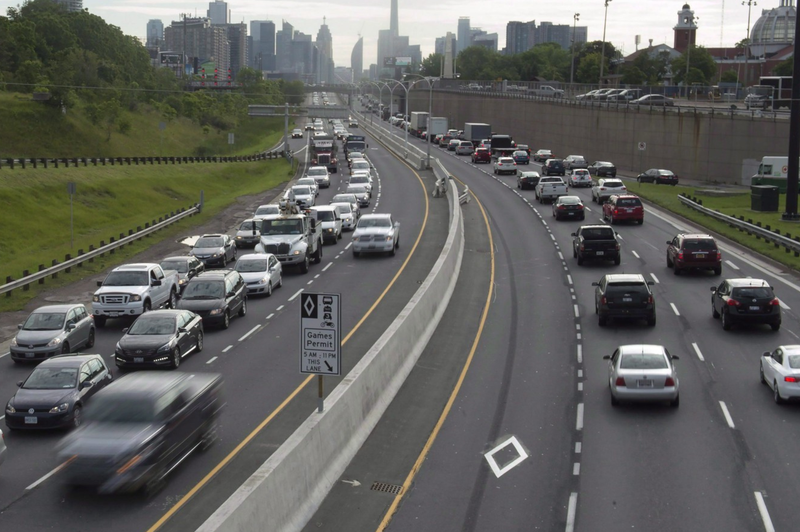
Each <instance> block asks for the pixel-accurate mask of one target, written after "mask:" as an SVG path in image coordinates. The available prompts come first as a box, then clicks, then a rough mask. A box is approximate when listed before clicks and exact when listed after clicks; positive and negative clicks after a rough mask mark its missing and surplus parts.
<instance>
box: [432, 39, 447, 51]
mask: <svg viewBox="0 0 800 532" xmlns="http://www.w3.org/2000/svg"><path fill="white" fill-rule="evenodd" d="M446 39H447V37H436V44H434V46H433V53H435V54H441V55H444V45H445V42H447V41H446Z"/></svg>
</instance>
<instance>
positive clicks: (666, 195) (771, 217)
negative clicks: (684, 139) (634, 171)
mask: <svg viewBox="0 0 800 532" xmlns="http://www.w3.org/2000/svg"><path fill="white" fill-rule="evenodd" d="M627 186H628V190H629V191H631V192H633V193H634V194H637V195H639V196H641V197H642V198H644V199H646V200H648V201H651V202H653V203H655V204H656V205H659V206H661V207H664V208H666V209H668V210H670V211H672V212H675V213H677V214H680V215H681V216H683V217H685V218H688V219H689V220H692V221H693V222H696V223H698V224H700V225H702V226H704V227H707V228H708V229H710V230H712V231H715V232H717V233H719V234H721V235H724V236H725V237H727V238H729V239H731V240H733V241H734V242H738V243H739V244H742V245H743V246H746V247H748V248H750V249H752V250H754V251H757V252H758V253H761V254H763V255H766V256H767V257H770V258H772V259H774V260H776V261H778V262H780V263H782V264H785V265H786V266H788V267H790V268H793V269H796V270H800V258H796V257H795V256H794V253H786V250H785V248H783V247H780V248H776V247H775V246H774V245H773V244H768V243H766V242H764V241H763V240H756V237H755V236H750V235H748V234H747V233H744V232H741V231H739V230H738V229H736V228H733V227H730V226H728V225H727V224H724V223H722V222H719V221H717V220H715V219H713V218H711V217H709V216H705V215H704V214H702V213H700V212H698V211H695V210H694V209H691V208H689V207H685V206H684V205H683V204H682V203H681V202H680V200H678V194H681V193H686V194H689V195H690V196H696V197H697V198H698V199H702V200H703V206H704V207H707V208H709V209H713V210H716V211H719V212H721V213H723V214H729V215H731V216H744V218H745V220H748V219H752V220H753V223H756V222H761V226H762V227H766V226H767V225H769V226H770V227H771V228H772V229H773V230H774V229H779V230H780V232H781V234H782V235H785V234H786V233H790V234H792V235H793V236H797V235H800V224H798V223H789V222H784V221H782V220H781V213H780V212H758V211H753V210H751V209H750V194H749V192H748V193H744V194H737V195H730V196H726V197H714V196H703V195H701V194H699V193H698V192H699V191H700V190H702V188H698V187H685V186H680V185H679V186H674V187H670V186H664V185H655V184H651V183H641V184H640V183H635V182H633V183H631V182H628V183H627ZM785 199H786V195H785V194H784V195H781V201H780V207H779V209H780V210H782V209H783V206H784V205H785ZM655 244H656V245H657V246H658V245H659V243H658V242H656V243H655Z"/></svg>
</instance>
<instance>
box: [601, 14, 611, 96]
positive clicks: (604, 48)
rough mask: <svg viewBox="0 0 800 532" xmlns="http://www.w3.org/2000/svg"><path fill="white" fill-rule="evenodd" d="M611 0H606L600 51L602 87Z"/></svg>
mask: <svg viewBox="0 0 800 532" xmlns="http://www.w3.org/2000/svg"><path fill="white" fill-rule="evenodd" d="M610 1H611V0H604V3H605V6H606V12H605V14H604V15H603V48H602V52H601V53H600V87H602V86H603V67H604V66H605V63H606V20H607V19H608V3H609V2H610Z"/></svg>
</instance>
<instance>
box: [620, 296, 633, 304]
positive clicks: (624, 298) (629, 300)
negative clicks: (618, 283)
mask: <svg viewBox="0 0 800 532" xmlns="http://www.w3.org/2000/svg"><path fill="white" fill-rule="evenodd" d="M632 301H633V298H632V297H623V298H622V302H623V303H630V302H632Z"/></svg>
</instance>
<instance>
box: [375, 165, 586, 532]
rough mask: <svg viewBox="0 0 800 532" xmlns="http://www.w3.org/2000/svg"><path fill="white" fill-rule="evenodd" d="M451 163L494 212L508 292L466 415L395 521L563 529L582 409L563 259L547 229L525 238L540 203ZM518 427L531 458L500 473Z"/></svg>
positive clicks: (465, 393)
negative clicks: (529, 203)
mask: <svg viewBox="0 0 800 532" xmlns="http://www.w3.org/2000/svg"><path fill="white" fill-rule="evenodd" d="M449 170H450V171H451V173H452V174H453V175H455V176H456V177H458V178H460V179H462V180H463V181H464V182H465V183H466V184H468V185H469V187H470V190H471V191H473V192H475V193H476V194H477V196H478V198H480V199H481V201H483V202H484V205H485V207H486V210H487V213H488V215H489V217H490V224H491V227H492V231H493V235H494V238H495V244H496V247H497V250H496V253H497V255H496V277H495V284H496V288H495V293H494V294H493V300H494V301H496V302H497V303H496V304H493V306H492V308H491V311H490V314H489V317H488V319H487V321H486V326H485V330H484V333H483V335H482V337H481V342H480V345H479V346H478V350H477V352H476V355H475V359H474V361H473V367H472V368H471V370H470V372H469V374H468V375H467V378H466V379H465V381H464V385H463V388H462V390H461V392H460V393H459V395H458V397H457V399H456V403H455V406H456V408H457V410H456V412H458V415H451V416H450V417H448V419H447V420H446V421H445V423H444V426H443V427H442V431H441V432H440V434H439V437H438V438H437V440H436V442H435V443H434V445H433V448H432V449H431V453H430V454H429V455H428V457H427V459H426V461H425V466H424V467H423V468H422V470H421V471H420V474H419V475H418V476H417V479H416V480H415V483H414V489H413V491H412V492H411V493H410V494H409V495H408V496H407V498H406V499H405V500H404V502H403V504H402V507H401V509H400V510H399V512H398V513H397V514H396V515H395V517H394V518H393V520H392V523H391V525H390V529H392V530H407V529H409V528H410V527H411V525H412V524H414V525H415V526H419V524H420V523H422V524H424V528H425V529H435V528H438V529H443V530H484V529H489V528H498V527H499V528H503V529H510V530H512V529H520V528H522V527H525V528H529V527H530V523H535V526H538V527H540V528H542V529H546V530H552V529H555V528H557V526H558V525H563V521H564V518H565V516H564V513H563V512H562V511H561V510H560V509H561V508H562V507H563V505H564V504H565V501H566V500H567V499H568V493H569V486H570V483H571V479H572V477H571V468H572V464H571V463H570V460H569V458H570V449H571V447H572V437H573V433H572V429H573V426H574V425H573V423H574V419H575V418H574V416H575V408H576V401H575V399H574V394H575V391H574V390H575V388H574V382H575V370H574V367H573V364H574V363H575V358H574V352H575V347H574V345H575V328H574V324H573V320H571V319H569V318H567V316H569V315H570V314H571V312H572V310H573V306H572V299H571V297H570V294H569V291H568V288H567V281H566V278H565V276H564V272H563V267H562V263H561V259H560V258H559V256H558V254H557V251H556V249H555V247H554V246H553V243H552V240H551V239H550V238H549V236H548V235H547V233H546V232H545V231H543V230H539V229H536V228H533V229H531V230H529V231H527V232H526V234H525V238H524V239H522V240H521V239H520V238H519V235H520V227H530V226H531V224H532V223H535V224H537V225H538V224H540V222H538V220H536V219H535V215H534V214H533V213H532V212H531V211H530V210H528V211H527V212H526V211H523V210H520V209H515V208H513V206H511V205H508V202H507V201H506V198H503V197H502V196H500V195H498V194H497V190H496V188H497V184H496V183H493V182H491V183H490V182H487V181H486V180H485V177H484V176H482V175H476V173H475V172H469V171H465V168H458V169H457V168H449ZM517 201H519V200H517ZM542 302H546V304H544V305H543V304H541V303H542ZM554 375H557V376H558V378H556V379H554V378H553V376H554ZM532 405H535V406H532ZM540 405H541V406H540ZM512 435H513V436H515V437H516V438H517V440H518V441H519V443H520V444H521V446H522V447H523V448H524V449H527V452H529V453H530V457H529V458H528V459H526V460H524V461H523V462H522V464H520V465H518V466H517V467H515V468H513V469H512V470H511V471H510V472H508V473H507V474H506V475H505V476H503V477H502V478H496V477H495V475H494V473H492V471H491V469H490V466H489V465H488V462H486V460H485V458H484V456H483V454H484V453H486V452H487V451H490V450H491V449H492V448H493V447H495V446H496V445H499V444H501V443H504V442H505V441H506V440H507V438H508V437H509V436H512ZM513 457H514V455H513V451H512V450H511V448H506V450H505V451H501V452H500V453H499V454H498V455H497V460H498V462H500V464H501V466H502V465H505V464H506V463H508V462H509V461H511V460H512V459H513ZM442 508H447V512H442ZM523 523H525V524H524V525H523Z"/></svg>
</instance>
